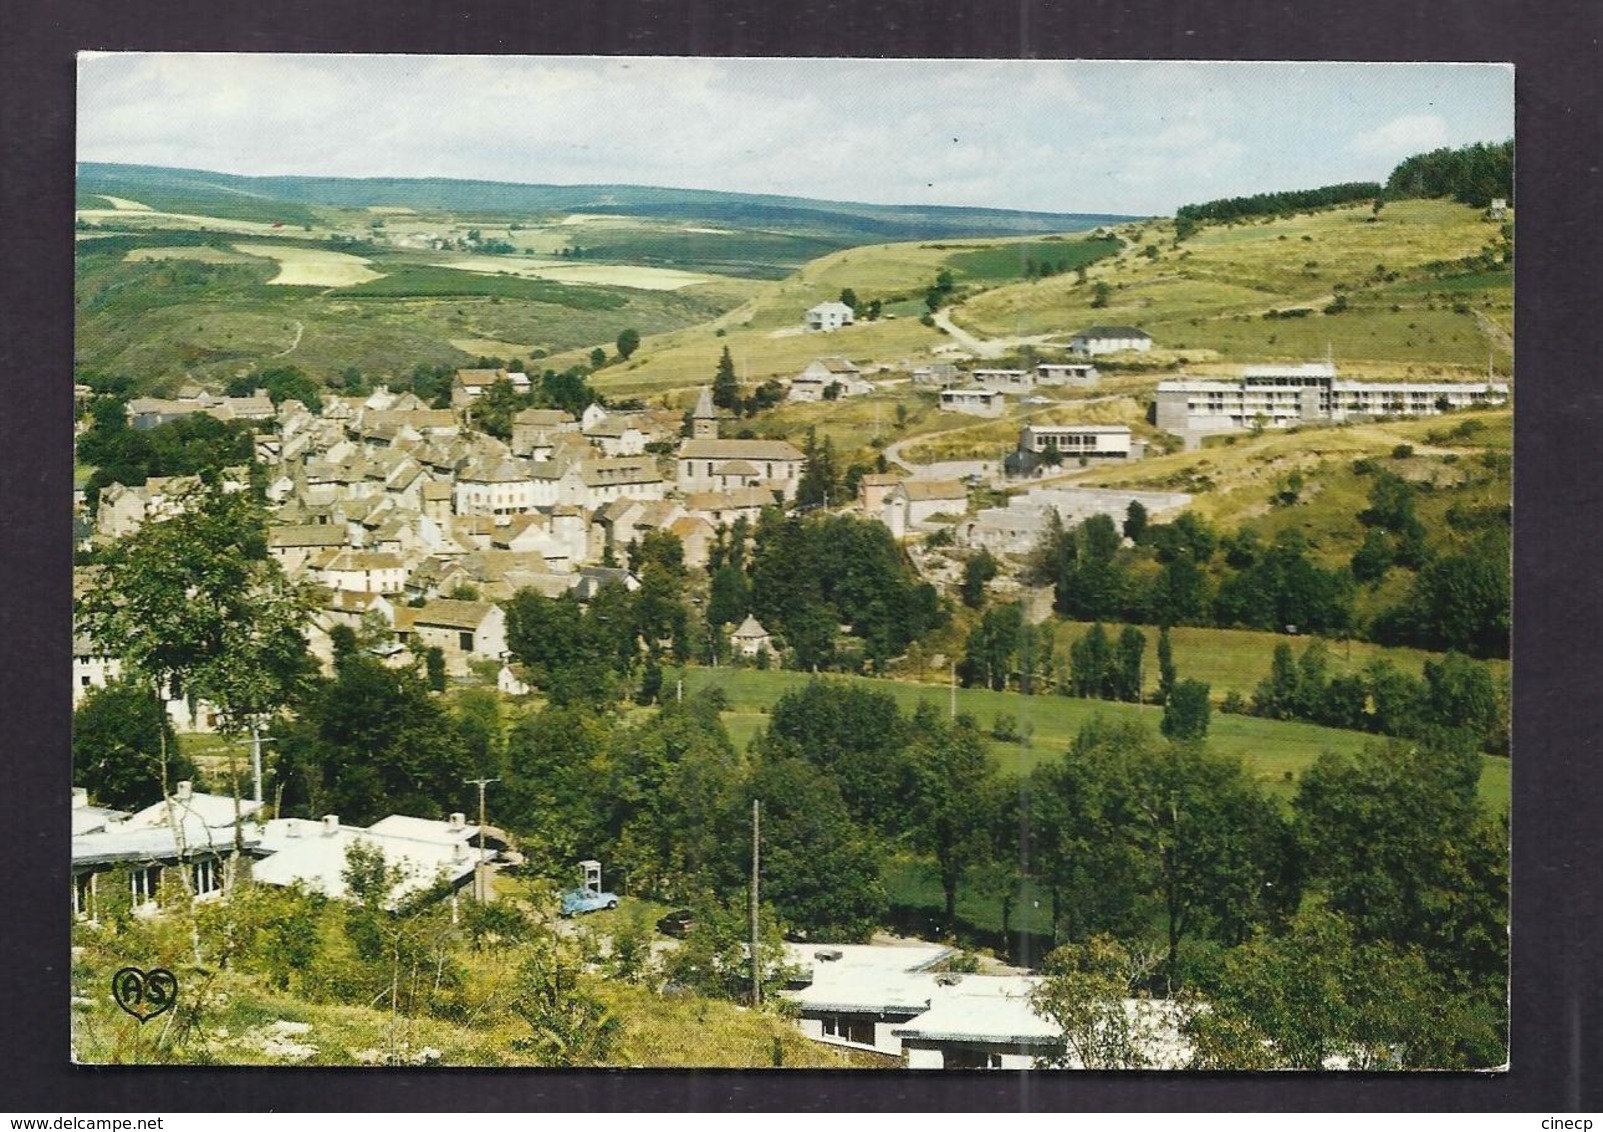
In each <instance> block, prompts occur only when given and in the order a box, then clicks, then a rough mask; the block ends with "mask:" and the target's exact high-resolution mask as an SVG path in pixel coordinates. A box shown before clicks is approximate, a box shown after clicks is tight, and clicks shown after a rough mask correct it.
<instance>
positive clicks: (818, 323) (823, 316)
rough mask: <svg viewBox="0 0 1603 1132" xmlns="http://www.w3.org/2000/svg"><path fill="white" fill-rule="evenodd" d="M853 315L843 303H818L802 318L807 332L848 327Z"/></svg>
mask: <svg viewBox="0 0 1603 1132" xmlns="http://www.w3.org/2000/svg"><path fill="white" fill-rule="evenodd" d="M853 318H854V315H853V314H852V308H851V307H849V306H847V305H846V304H845V303H819V304H818V305H817V306H816V307H813V308H811V309H810V310H808V312H807V314H806V315H805V316H804V322H805V323H806V326H807V329H808V330H839V329H840V328H841V327H843V326H850V325H851V324H852V320H853Z"/></svg>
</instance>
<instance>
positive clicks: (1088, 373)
mask: <svg viewBox="0 0 1603 1132" xmlns="http://www.w3.org/2000/svg"><path fill="white" fill-rule="evenodd" d="M1101 376H1102V375H1101V374H1099V373H1098V372H1097V368H1096V366H1094V365H1092V364H1091V363H1090V362H1042V363H1041V364H1040V365H1038V366H1036V367H1035V383H1036V384H1037V385H1074V386H1085V387H1089V386H1092V385H1095V384H1096V383H1097V380H1098V379H1099V378H1100V377H1101Z"/></svg>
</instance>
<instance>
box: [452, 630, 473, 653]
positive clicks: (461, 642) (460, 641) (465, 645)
mask: <svg viewBox="0 0 1603 1132" xmlns="http://www.w3.org/2000/svg"><path fill="white" fill-rule="evenodd" d="M456 647H457V648H459V649H461V650H462V651H463V652H472V651H473V634H472V633H458V634H457V635H456Z"/></svg>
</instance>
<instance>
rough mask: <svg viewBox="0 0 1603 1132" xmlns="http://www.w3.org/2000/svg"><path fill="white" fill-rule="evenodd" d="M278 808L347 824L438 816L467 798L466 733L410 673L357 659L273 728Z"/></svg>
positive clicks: (349, 660) (350, 658) (356, 655)
mask: <svg viewBox="0 0 1603 1132" xmlns="http://www.w3.org/2000/svg"><path fill="white" fill-rule="evenodd" d="M277 738H278V751H279V757H278V766H277V773H276V777H277V779H278V783H279V786H280V788H281V789H282V790H283V797H284V808H285V810H286V811H292V812H295V813H298V814H300V815H302V816H317V815H320V814H329V813H337V814H339V815H341V817H343V818H344V819H345V820H346V821H348V822H352V823H354V824H363V825H365V824H367V823H368V822H372V821H376V820H377V819H379V818H381V817H384V816H385V815H387V814H394V813H401V814H413V815H416V816H418V817H425V816H434V815H441V814H445V813H448V812H450V811H451V810H453V809H456V808H457V803H458V802H461V801H465V797H466V792H465V790H464V787H463V785H462V780H463V779H465V778H467V777H468V776H469V775H471V774H472V773H473V771H474V769H475V767H474V765H473V763H472V762H471V761H470V755H469V752H468V749H467V746H466V744H465V742H464V736H463V733H462V732H461V731H460V730H459V729H458V728H457V726H456V725H455V722H454V721H453V720H452V718H451V716H450V715H449V714H448V713H447V712H446V711H445V709H444V708H443V707H442V706H441V704H440V701H439V700H437V699H435V698H434V697H433V696H431V695H430V694H429V690H428V686H427V685H426V684H425V683H424V682H423V680H422V679H421V678H420V677H418V676H417V675H416V674H415V673H414V672H411V671H408V670H405V669H392V668H388V667H386V666H385V665H384V664H383V663H382V662H381V661H379V660H377V659H376V658H374V657H371V656H366V655H364V654H362V653H354V654H350V655H347V656H345V657H343V658H342V659H341V660H340V662H339V663H338V665H337V666H336V669H335V674H334V678H333V679H332V680H328V681H324V682H322V683H321V684H320V685H319V686H318V687H317V688H316V689H315V690H314V691H313V692H312V693H311V695H309V696H307V697H305V698H304V699H303V700H302V701H301V702H300V704H299V705H298V714H297V716H296V718H295V719H294V720H293V721H291V722H289V723H286V724H283V725H281V726H280V727H279V728H278V730H277Z"/></svg>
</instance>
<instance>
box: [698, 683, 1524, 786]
mask: <svg viewBox="0 0 1603 1132" xmlns="http://www.w3.org/2000/svg"><path fill="white" fill-rule="evenodd" d="M810 679H812V677H811V676H809V675H808V674H806V673H802V672H779V671H768V672H759V671H757V670H755V669H732V668H718V669H714V668H689V669H686V670H685V672H684V681H685V690H686V691H687V692H691V691H696V690H699V689H701V688H706V687H717V688H721V689H723V691H724V694H725V695H727V696H728V697H729V703H730V711H729V713H728V714H727V715H725V717H724V723H725V725H726V726H727V727H728V728H729V733H730V736H731V738H733V739H734V741H735V744H736V746H739V747H744V746H745V744H746V743H747V742H749V741H750V739H751V736H752V735H754V734H755V733H756V732H757V730H758V728H760V727H763V726H764V725H765V722H766V719H767V711H768V709H770V708H771V707H772V706H773V705H774V704H775V703H776V702H778V700H779V698H780V697H781V696H782V695H784V694H785V693H786V692H787V691H790V690H792V689H795V688H799V687H802V686H803V685H805V684H806V683H807V681H808V680H810ZM831 679H838V680H849V681H864V682H866V683H867V684H868V685H869V686H870V687H872V688H873V689H874V690H875V691H880V692H889V693H890V694H891V695H892V696H894V697H895V698H896V702H897V704H898V705H899V706H900V707H901V709H902V711H904V712H909V711H911V710H912V709H914V708H915V707H917V706H918V704H919V703H920V702H924V701H928V702H930V703H933V704H936V705H937V706H945V705H947V704H948V702H949V697H950V696H951V694H952V693H951V691H950V689H948V688H943V687H941V686H939V685H932V684H913V683H907V682H904V681H898V680H872V681H869V680H868V678H866V677H851V676H841V677H831ZM956 695H957V710H958V711H960V712H965V713H968V714H970V715H972V716H973V717H974V718H975V719H976V720H977V721H979V723H980V725H981V727H982V728H985V729H989V727H990V725H991V723H992V721H993V720H995V719H996V717H997V716H998V715H999V714H1002V715H1008V716H1011V717H1013V718H1015V719H1017V720H1018V723H1019V726H1020V727H1021V728H1022V727H1031V728H1033V735H1032V739H1031V745H1030V746H1028V747H1023V746H1020V745H1018V744H1012V743H1008V744H1003V743H995V742H993V743H992V745H991V750H992V753H993V754H994V755H995V756H996V759H997V762H998V764H999V765H1000V766H1001V767H1002V769H1003V770H1005V771H1007V772H1009V773H1027V772H1028V771H1029V770H1030V769H1031V768H1033V767H1034V766H1036V765H1037V764H1038V763H1040V762H1042V761H1043V760H1046V759H1050V758H1053V757H1055V756H1056V755H1058V754H1060V753H1061V752H1062V751H1064V750H1065V749H1066V748H1067V747H1068V745H1069V743H1070V742H1071V741H1072V740H1073V738H1074V736H1075V735H1076V734H1077V733H1078V732H1079V730H1080V728H1081V727H1083V726H1084V725H1085V724H1086V723H1088V722H1089V721H1090V720H1092V719H1094V718H1096V717H1097V716H1102V717H1105V718H1109V719H1136V720H1139V721H1141V722H1143V723H1145V724H1147V725H1148V726H1150V727H1151V728H1152V729H1153V730H1154V731H1155V730H1156V729H1157V726H1158V720H1159V718H1160V716H1161V714H1162V713H1161V711H1160V709H1158V708H1156V707H1148V706H1143V705H1138V704H1120V703H1111V702H1107V701H1103V700H1079V699H1072V698H1069V697H1067V696H1022V695H1019V694H1018V693H1016V692H993V691H990V690H988V689H981V688H959V689H957V693H956ZM1375 741H1376V740H1375V737H1374V736H1371V735H1365V734H1363V733H1361V732H1357V731H1338V730H1335V729H1333V728H1329V727H1316V726H1314V725H1313V724H1308V723H1283V722H1279V721H1275V720H1267V719H1254V718H1252V717H1250V716H1238V715H1221V714H1218V713H1215V714H1214V716H1213V724H1212V726H1211V728H1210V729H1209V733H1208V745H1209V746H1210V747H1211V748H1212V749H1213V750H1215V751H1218V752H1220V753H1222V754H1226V755H1233V756H1235V757H1237V758H1240V759H1241V760H1242V762H1243V763H1244V764H1245V765H1246V766H1247V768H1248V769H1249V771H1250V772H1251V773H1252V775H1253V777H1255V778H1256V779H1257V780H1258V781H1259V782H1260V783H1262V784H1263V786H1264V787H1265V789H1266V790H1268V791H1269V792H1270V793H1271V794H1272V795H1274V796H1275V797H1278V798H1281V799H1283V800H1289V799H1290V797H1291V795H1292V794H1293V792H1294V791H1295V789H1296V779H1297V775H1298V774H1300V773H1301V772H1302V771H1303V770H1304V769H1305V768H1307V767H1308V766H1309V765H1311V764H1312V763H1313V761H1314V760H1315V759H1317V758H1318V757H1319V755H1320V753H1321V752H1323V751H1335V752H1347V753H1356V752H1358V751H1361V750H1362V749H1363V747H1364V745H1365V744H1366V743H1371V742H1375ZM1482 766H1483V770H1482V774H1481V785H1480V791H1481V798H1482V800H1483V802H1484V803H1485V804H1486V805H1487V806H1489V807H1499V808H1500V807H1506V806H1507V805H1508V798H1509V783H1510V774H1509V761H1508V760H1507V759H1496V758H1492V757H1490V756H1488V757H1486V758H1484V759H1483V761H1482Z"/></svg>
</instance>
